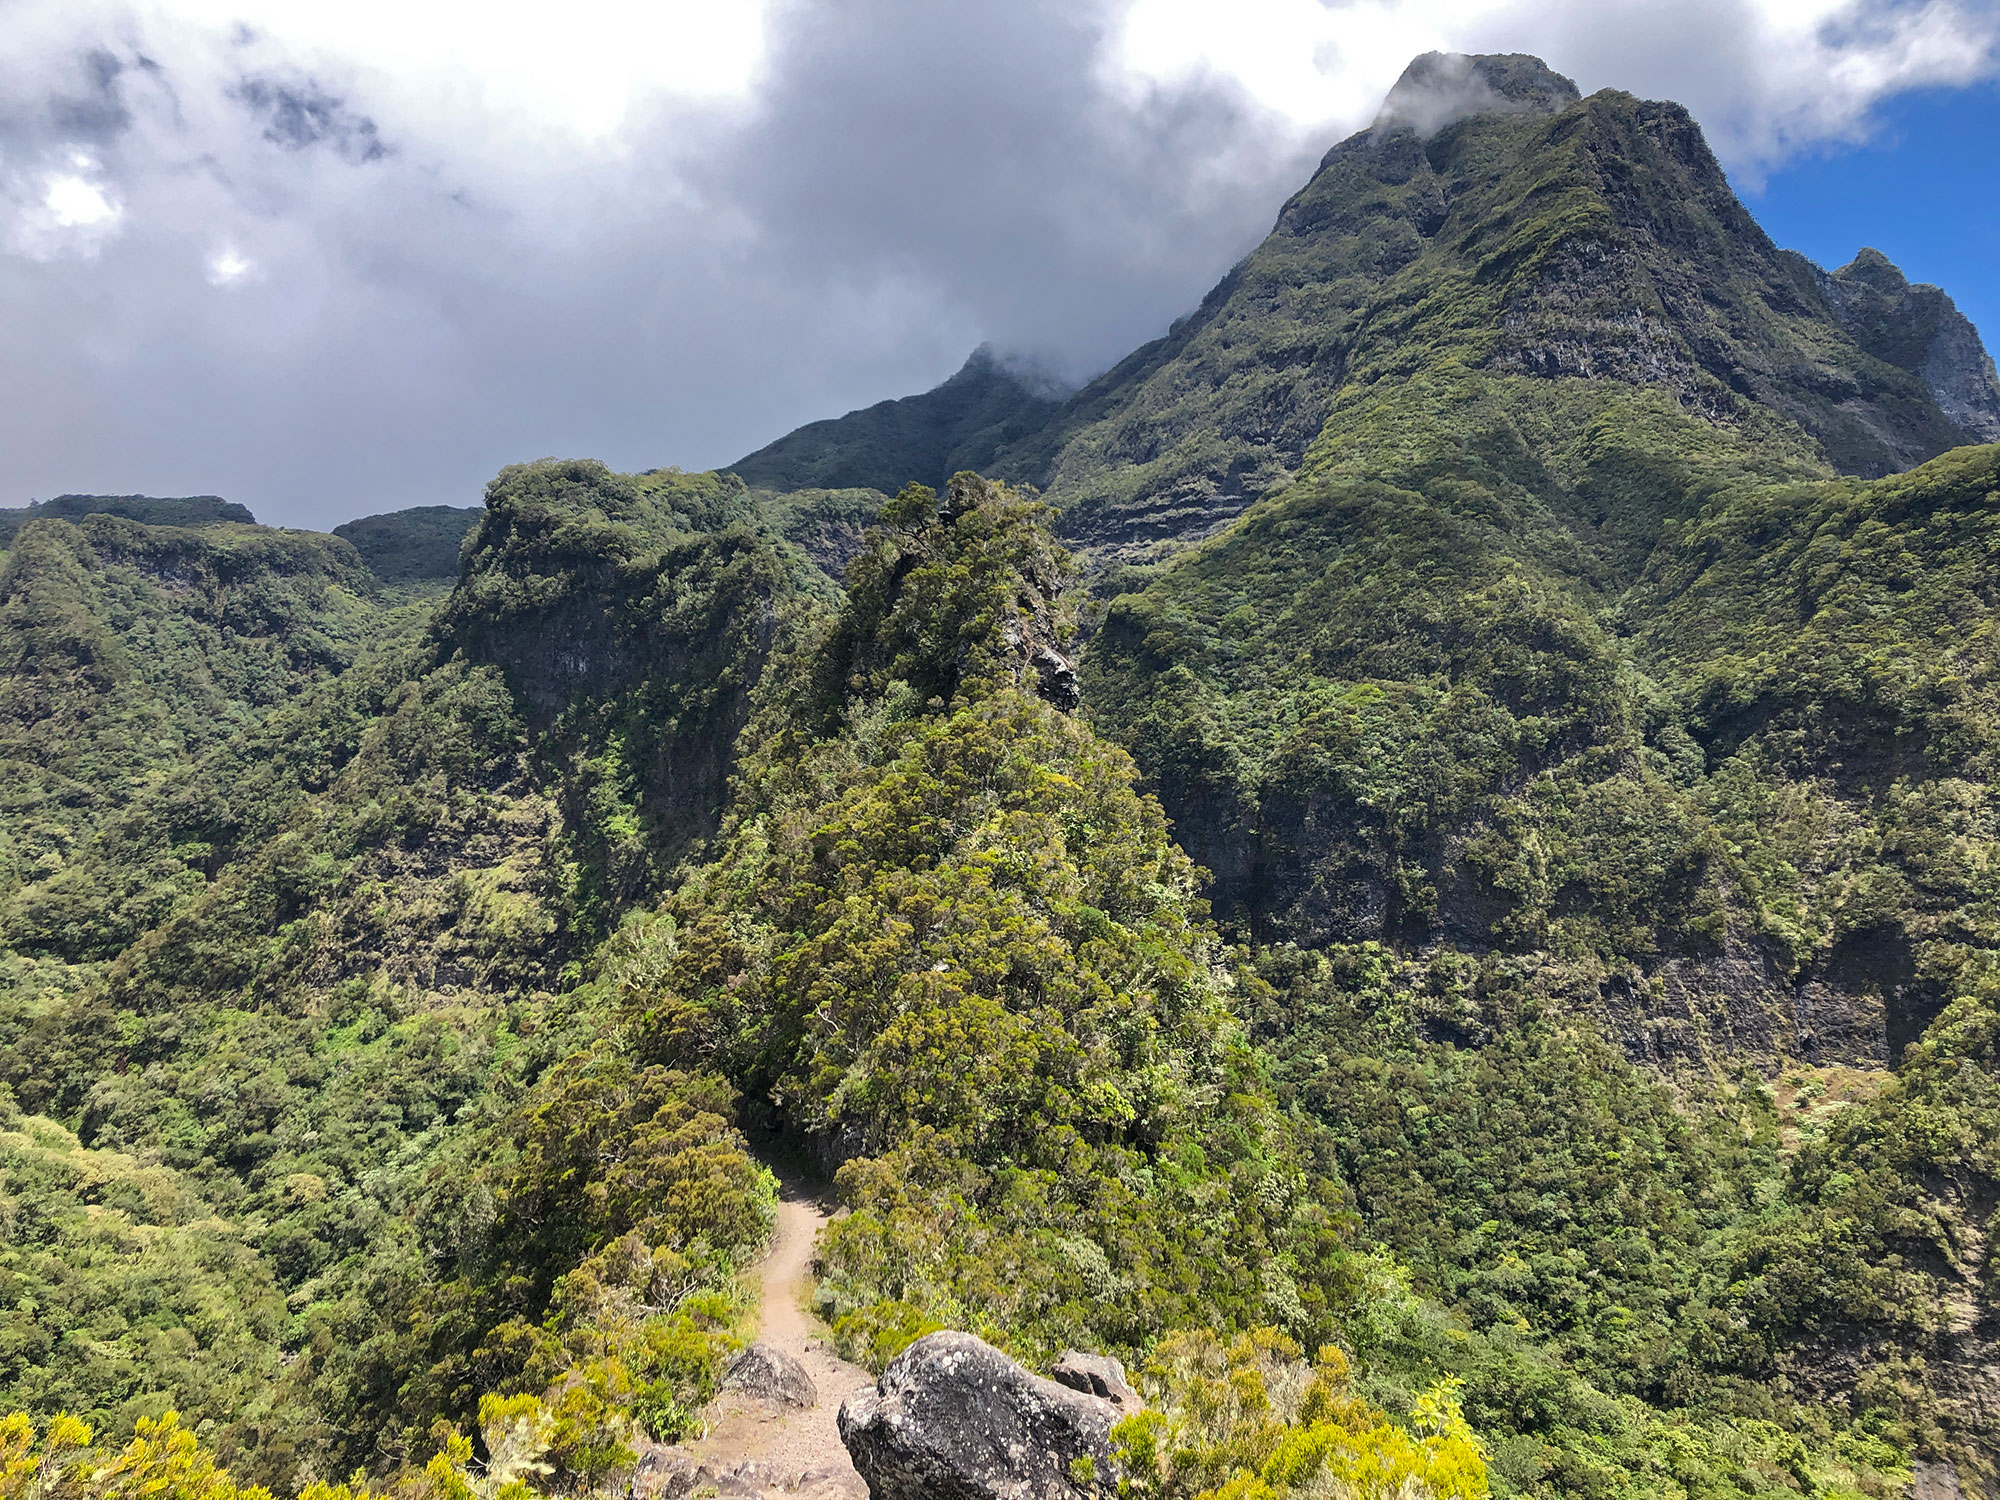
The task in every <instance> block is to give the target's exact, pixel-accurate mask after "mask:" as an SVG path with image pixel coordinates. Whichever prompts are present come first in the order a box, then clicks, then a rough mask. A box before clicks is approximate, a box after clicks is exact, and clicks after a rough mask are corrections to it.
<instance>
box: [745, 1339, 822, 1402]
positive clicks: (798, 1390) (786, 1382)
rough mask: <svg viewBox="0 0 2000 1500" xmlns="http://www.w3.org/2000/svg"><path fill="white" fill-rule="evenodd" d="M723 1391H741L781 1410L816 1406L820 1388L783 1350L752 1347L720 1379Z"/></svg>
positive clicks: (803, 1367)
mask: <svg viewBox="0 0 2000 1500" xmlns="http://www.w3.org/2000/svg"><path fill="white" fill-rule="evenodd" d="M722 1388H723V1389H724V1390H725V1391H742V1392H743V1393H744V1394H745V1395H746V1396H756V1397H759V1398H760V1399H762V1400H765V1401H775V1402H777V1403H778V1404H779V1405H780V1406H799V1407H807V1406H817V1405H819V1388H818V1387H817V1386H815V1385H814V1384H813V1378H812V1376H810V1375H808V1374H807V1373H806V1367H805V1366H804V1365H802V1364H800V1363H799V1362H798V1361H797V1360H795V1359H793V1358H792V1357H791V1355H789V1354H787V1353H785V1351H784V1350H782V1349H773V1348H772V1347H771V1346H770V1345H769V1344H752V1345H751V1346H750V1347H749V1348H748V1349H745V1350H744V1351H743V1352H742V1353H741V1354H739V1355H737V1356H736V1358H735V1359H734V1360H733V1361H731V1363H730V1366H729V1373H728V1374H726V1375H724V1376H723V1377H722Z"/></svg>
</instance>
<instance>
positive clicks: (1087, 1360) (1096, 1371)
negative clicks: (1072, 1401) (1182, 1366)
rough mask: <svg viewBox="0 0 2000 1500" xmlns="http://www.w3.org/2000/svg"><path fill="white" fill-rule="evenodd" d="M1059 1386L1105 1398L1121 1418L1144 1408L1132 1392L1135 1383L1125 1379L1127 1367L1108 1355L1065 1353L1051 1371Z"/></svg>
mask: <svg viewBox="0 0 2000 1500" xmlns="http://www.w3.org/2000/svg"><path fill="white" fill-rule="evenodd" d="M1049 1374H1050V1375H1052V1376H1054V1377H1055V1381H1056V1384H1058V1385H1066V1386H1068V1387H1069V1388H1070V1389H1071V1390H1073V1391H1087V1392H1088V1393H1089V1394H1091V1395H1093V1396H1102V1397H1103V1398H1104V1399H1105V1400H1106V1401H1109V1402H1110V1403H1111V1404H1112V1405H1113V1406H1115V1407H1117V1408H1118V1415H1119V1416H1121V1417H1129V1416H1131V1415H1132V1413H1133V1412H1135V1411H1138V1410H1139V1409H1140V1408H1142V1407H1143V1406H1145V1404H1146V1403H1145V1402H1144V1401H1142V1400H1140V1399H1139V1393H1138V1392H1137V1391H1135V1390H1133V1389H1132V1383H1131V1382H1130V1381H1128V1380H1127V1379H1126V1378H1125V1366H1124V1365H1122V1364H1120V1363H1119V1362H1118V1361H1117V1360H1115V1359H1113V1358H1112V1357H1111V1356H1110V1355H1108V1354H1083V1353H1080V1352H1078V1351H1077V1350H1075V1349H1070V1350H1066V1351H1065V1352H1064V1354H1063V1357H1062V1358H1061V1359H1059V1360H1057V1361H1056V1362H1055V1364H1054V1365H1053V1366H1051V1367H1050V1369H1049Z"/></svg>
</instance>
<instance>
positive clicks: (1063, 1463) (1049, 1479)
mask: <svg viewBox="0 0 2000 1500" xmlns="http://www.w3.org/2000/svg"><path fill="white" fill-rule="evenodd" d="M1119 1415H1120V1413H1119V1410H1118V1408H1117V1407H1115V1406H1113V1405H1112V1404H1111V1402H1109V1401H1106V1400H1101V1399H1099V1398H1098V1397H1096V1396H1091V1395H1085V1394H1083V1393H1081V1392H1079V1391H1073V1390H1070V1389H1069V1388H1068V1387H1067V1386H1061V1385H1057V1384H1056V1383H1055V1382H1054V1381H1053V1380H1043V1379H1041V1378H1040V1377H1039V1376H1036V1375H1031V1374H1029V1373H1028V1372H1027V1371H1026V1370H1024V1369H1022V1368H1021V1367H1020V1366H1019V1365H1017V1364H1015V1363H1014V1361H1012V1360H1011V1359H1009V1358H1007V1356H1006V1355H1004V1354H1002V1353H1001V1352H1000V1351H999V1350H998V1349H995V1348H994V1347H993V1346H992V1345H990V1344H987V1343H985V1342H983V1341H981V1340H980V1339H977V1338H974V1337H973V1336H972V1335H971V1334H969V1333H933V1334H929V1335H927V1336H925V1337H924V1338H920V1339H918V1340H917V1341H916V1342H915V1343H914V1344H912V1345H910V1347H909V1348H907V1349H905V1350H904V1351H903V1352H902V1353H901V1354H899V1355H897V1356H896V1357H895V1359H893V1360H891V1361H890V1362H889V1368H888V1369H886V1370H884V1371H883V1372H882V1378H881V1379H880V1380H879V1381H877V1382H876V1384H875V1388H874V1389H873V1390H862V1391H856V1392H855V1393H854V1394H853V1395H852V1396H849V1397H848V1398H847V1401H846V1402H845V1404H843V1405H842V1407H841V1408H840V1440H841V1441H842V1442H843V1443H845V1444H846V1445H847V1451H848V1454H849V1456H850V1457H852V1458H853V1460H854V1467H855V1468H856V1469H858V1470H859V1471H860V1473H861V1477H862V1478H863V1479H865V1480H867V1481H868V1493H869V1494H870V1495H871V1496H872V1497H873V1500H1085V1497H1090V1496H1108V1495H1112V1494H1115V1493H1116V1492H1117V1479H1116V1476H1115V1474H1114V1471H1113V1468H1112V1462H1111V1427H1112V1424H1113V1423H1114V1422H1116V1421H1117V1420H1118V1418H1119Z"/></svg>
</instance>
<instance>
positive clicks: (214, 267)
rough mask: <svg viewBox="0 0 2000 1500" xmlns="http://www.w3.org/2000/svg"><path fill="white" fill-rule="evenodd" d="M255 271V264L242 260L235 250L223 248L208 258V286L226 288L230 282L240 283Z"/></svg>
mask: <svg viewBox="0 0 2000 1500" xmlns="http://www.w3.org/2000/svg"><path fill="white" fill-rule="evenodd" d="M256 269H257V265H256V262H254V261H250V260H246V259H244V257H243V256H241V255H239V254H237V252H236V251H235V250H232V249H228V248H224V249H221V250H218V251H216V252H215V253H214V254H213V255H211V256H209V258H208V284H209V285H210V286H228V285H229V284H230V283H231V282H232V281H241V280H242V279H243V278H244V277H245V276H248V275H249V274H250V273H251V272H252V271H255V270H256Z"/></svg>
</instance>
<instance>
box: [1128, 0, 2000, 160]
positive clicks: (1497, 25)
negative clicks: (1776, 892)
mask: <svg viewBox="0 0 2000 1500" xmlns="http://www.w3.org/2000/svg"><path fill="white" fill-rule="evenodd" d="M1426 51H1461V52H1532V53H1535V54H1537V55H1539V56H1541V57H1543V58H1544V59H1545V60H1546V61H1548V62H1549V63H1550V64H1551V65H1553V66H1554V67H1555V68H1556V69H1557V70H1558V71H1562V72H1568V73H1570V74H1572V75H1573V76H1574V77H1575V78H1576V79H1577V82H1578V83H1579V84H1580V85H1581V86H1582V87H1583V89H1584V90H1585V92H1589V91H1591V90H1594V89H1598V88H1604V87H1611V88H1622V89H1627V90H1630V91H1632V92H1636V93H1642V94H1645V95H1648V96H1649V97H1654V98H1672V99H1676V100H1679V101H1680V102H1681V103H1684V104H1686V105H1687V106H1688V107H1689V108H1690V109H1692V110H1693V111H1694V113H1695V116H1696V118H1698V119H1700V120H1701V121H1702V123H1703V124H1704V126H1705V127H1706V128H1707V131H1708V134H1709V137H1710V140H1711V143H1712V144H1713V145H1714V146H1715V147H1716V150H1717V153H1718V154H1719V155H1720V156H1721V157H1722V158H1723V160H1724V163H1725V164H1726V165H1728V166H1729V167H1730V168H1731V169H1732V170H1735V171H1737V172H1738V173H1739V174H1747V175H1750V176H1752V177H1754V176H1755V175H1756V174H1758V173H1759V172H1761V171H1763V170H1767V169H1769V168H1770V167H1773V166H1775V165H1777V164H1779V163H1780V162H1782V161H1783V160H1785V159H1786V158H1787V157H1789V156H1791V155H1793V154H1795V153H1796V152H1798V151H1799V150H1802V149H1804V148H1806V147H1808V146H1811V145H1814V144H1816V143H1819V142H1823V141H1827V140H1834V139H1839V140H1852V139H1857V138H1859V137H1861V136H1862V135H1864V134H1865V133H1866V131H1867V128H1868V124H1869V112H1870V111H1871V110H1872V109H1873V108H1874V106H1875V105H1876V104H1877V103H1879V102H1880V101H1881V100H1883V99H1884V98H1886V97H1888V96H1890V95H1893V94H1896V93H1900V92H1902V91H1904V90H1906V89H1912V88H1920V87H1926V86H1960V85H1964V84H1968V83H1971V82H1974V81H1976V80H1979V79H1983V78H1991V77H1994V76H1995V74H1996V71H2000V16H1996V13H1995V9H1994V7H1993V6H1992V4H1990V3H1986V4H1980V3H1977V0H1975V3H1971V4H1961V3H1957V0H1918V3H1897V0H1889V3H1884V0H1734V3H1732V0H1624V3H1620V4H1603V3H1598V0H1572V3H1568V4H1563V3H1556V4H1550V3H1547V0H1134V3H1133V4H1132V5H1131V7H1130V8H1129V9H1128V10H1127V11H1126V13H1125V15H1124V18H1123V21H1122V24H1121V25H1120V27H1119V29H1118V33H1117V41H1116V45H1115V48H1114V49H1113V51H1112V53H1111V60H1112V61H1113V63H1114V64H1115V66H1116V67H1117V69H1118V70H1119V71H1120V72H1121V73H1122V74H1123V75H1124V77H1125V78H1126V79H1127V80H1130V81H1137V82H1140V83H1143V84H1148V85H1152V86H1174V85H1180V84H1185V83H1187V82H1188V81H1190V80H1196V79H1203V78H1208V79H1221V80H1227V81H1229V82H1231V83H1233V84H1235V85H1236V86H1238V87H1240V88H1242V89H1243V90H1244V91H1245V92H1246V93H1248V94H1249V95H1250V96H1251V97H1253V98H1255V99H1257V100H1258V101H1259V102H1260V103H1261V104H1263V105H1264V106H1265V107H1267V108H1269V109H1271V110H1273V111H1274V112H1276V113H1278V114H1279V115H1281V116H1283V117H1284V118H1285V119H1286V120H1287V121H1288V122H1290V123H1291V124H1292V125H1293V126H1294V127H1295V128H1298V129H1301V130H1312V129H1317V128H1322V127H1334V128H1348V129H1355V128H1359V127H1360V126H1362V125H1365V124H1366V123H1367V122H1368V120H1369V119H1370V118H1371V117H1372V116H1373V113H1374V110H1375V106H1376V105H1377V104H1378V103H1379V102H1380V100H1381V98H1382V95H1383V93H1384V91H1386V90H1387V88H1388V87H1389V85H1390V84H1391V83H1393V82H1394V81H1395V78H1396V76H1397V75H1398V74H1399V73H1400V72H1401V70H1402V67H1403V65H1404V64H1405V63H1406V62H1407V61H1408V60H1409V59H1410V58H1411V57H1412V56H1415V55H1416V54H1417V53H1420V52H1426Z"/></svg>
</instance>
